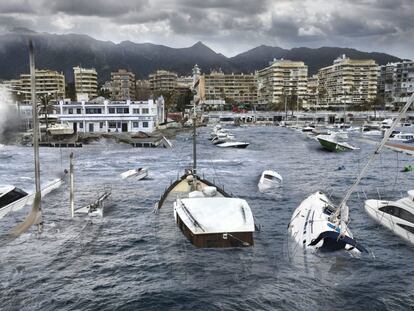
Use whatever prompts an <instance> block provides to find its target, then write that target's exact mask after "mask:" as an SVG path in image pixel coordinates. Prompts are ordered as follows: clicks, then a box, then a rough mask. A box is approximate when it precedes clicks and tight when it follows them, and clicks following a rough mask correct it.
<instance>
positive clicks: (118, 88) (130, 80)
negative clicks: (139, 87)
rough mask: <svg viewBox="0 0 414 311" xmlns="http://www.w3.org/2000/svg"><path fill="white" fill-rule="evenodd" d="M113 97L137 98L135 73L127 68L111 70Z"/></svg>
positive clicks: (119, 98)
mask: <svg viewBox="0 0 414 311" xmlns="http://www.w3.org/2000/svg"><path fill="white" fill-rule="evenodd" d="M111 87H112V89H111V99H112V100H127V99H130V100H134V99H135V74H133V73H132V72H129V71H127V70H126V69H119V70H118V71H116V72H111Z"/></svg>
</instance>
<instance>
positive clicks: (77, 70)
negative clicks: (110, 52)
mask: <svg viewBox="0 0 414 311" xmlns="http://www.w3.org/2000/svg"><path fill="white" fill-rule="evenodd" d="M73 76H74V79H75V91H76V98H77V100H79V101H80V100H86V101H87V100H89V99H92V98H95V97H97V96H98V74H97V72H96V70H95V69H94V68H89V69H88V68H82V67H79V66H77V67H73Z"/></svg>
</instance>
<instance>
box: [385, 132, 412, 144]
mask: <svg viewBox="0 0 414 311" xmlns="http://www.w3.org/2000/svg"><path fill="white" fill-rule="evenodd" d="M389 140H390V141H393V142H400V143H406V144H408V143H413V142H414V134H413V133H397V134H395V135H394V136H392V137H390V139H389Z"/></svg>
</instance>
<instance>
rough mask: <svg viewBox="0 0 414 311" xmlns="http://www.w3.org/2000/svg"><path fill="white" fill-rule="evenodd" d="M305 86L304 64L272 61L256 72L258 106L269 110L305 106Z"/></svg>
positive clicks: (305, 70) (306, 74) (305, 73)
mask: <svg viewBox="0 0 414 311" xmlns="http://www.w3.org/2000/svg"><path fill="white" fill-rule="evenodd" d="M307 84H308V66H307V65H305V63H304V62H301V61H291V60H286V59H274V60H273V61H272V62H270V63H269V67H266V68H264V69H262V70H259V72H258V77H257V88H258V90H257V91H258V103H259V106H261V107H263V108H262V109H266V108H267V109H271V110H274V109H276V110H283V109H284V108H285V107H286V108H288V109H297V108H300V107H302V106H306V104H307V87H308V85H307ZM289 107H290V108H289Z"/></svg>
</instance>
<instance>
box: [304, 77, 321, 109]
mask: <svg viewBox="0 0 414 311" xmlns="http://www.w3.org/2000/svg"><path fill="white" fill-rule="evenodd" d="M318 86H319V82H318V75H312V76H310V77H308V84H307V89H308V91H307V93H308V94H307V95H308V96H307V99H306V105H304V106H303V108H306V109H312V110H314V109H321V108H324V107H323V106H322V105H319V92H318Z"/></svg>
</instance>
